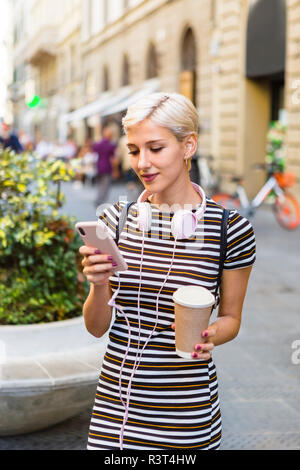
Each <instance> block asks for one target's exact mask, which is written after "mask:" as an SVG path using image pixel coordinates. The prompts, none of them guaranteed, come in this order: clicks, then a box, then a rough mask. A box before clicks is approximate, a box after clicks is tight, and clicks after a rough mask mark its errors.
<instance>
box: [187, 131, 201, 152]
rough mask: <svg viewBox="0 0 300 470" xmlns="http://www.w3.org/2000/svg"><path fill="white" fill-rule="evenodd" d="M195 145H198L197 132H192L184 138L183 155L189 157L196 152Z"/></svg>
mask: <svg viewBox="0 0 300 470" xmlns="http://www.w3.org/2000/svg"><path fill="white" fill-rule="evenodd" d="M197 147H198V138H197V134H196V133H195V132H193V133H191V134H190V135H188V136H187V137H186V138H185V141H184V150H185V155H186V156H188V157H189V158H190V157H192V156H193V155H194V154H195V153H196V151H197Z"/></svg>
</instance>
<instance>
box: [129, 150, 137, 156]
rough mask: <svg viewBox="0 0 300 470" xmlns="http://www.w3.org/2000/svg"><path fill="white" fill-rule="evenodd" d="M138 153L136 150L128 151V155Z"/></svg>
mask: <svg viewBox="0 0 300 470" xmlns="http://www.w3.org/2000/svg"><path fill="white" fill-rule="evenodd" d="M138 153H139V151H138V150H131V151H130V152H128V155H133V156H136V155H137V154H138Z"/></svg>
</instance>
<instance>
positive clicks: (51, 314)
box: [0, 150, 88, 325]
mask: <svg viewBox="0 0 300 470" xmlns="http://www.w3.org/2000/svg"><path fill="white" fill-rule="evenodd" d="M0 159H1V167H0V324H2V325H8V324H30V323H42V322H50V321H56V320H64V319H67V318H72V317H75V316H79V315H81V312H82V303H83V300H84V298H85V297H86V295H87V291H88V283H87V281H85V279H84V276H83V274H82V266H81V263H80V261H81V257H80V255H79V253H78V248H79V246H80V244H81V242H80V240H79V237H77V236H75V231H74V223H75V219H74V218H72V217H67V216H62V215H60V214H59V212H58V209H59V208H60V207H62V206H63V204H64V202H65V197H64V195H63V194H62V193H61V191H60V184H61V182H63V181H70V180H71V179H72V178H73V177H74V169H73V168H72V166H70V165H66V164H65V163H64V162H62V161H60V160H55V161H49V160H40V159H39V158H38V157H36V156H35V155H33V154H30V153H23V154H15V153H14V152H12V151H10V150H2V151H0Z"/></svg>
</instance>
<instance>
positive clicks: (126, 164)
mask: <svg viewBox="0 0 300 470" xmlns="http://www.w3.org/2000/svg"><path fill="white" fill-rule="evenodd" d="M116 161H117V164H118V165H119V167H120V169H121V173H122V176H123V178H124V181H125V184H126V189H127V190H128V192H129V194H130V196H129V198H130V200H132V201H134V200H135V199H137V197H138V194H139V192H140V190H141V188H142V185H141V183H140V182H139V179H138V178H137V176H136V174H135V172H134V170H133V169H132V167H131V163H130V155H129V150H128V147H127V136H126V135H123V136H122V137H121V138H120V140H119V143H118V147H117V149H116Z"/></svg>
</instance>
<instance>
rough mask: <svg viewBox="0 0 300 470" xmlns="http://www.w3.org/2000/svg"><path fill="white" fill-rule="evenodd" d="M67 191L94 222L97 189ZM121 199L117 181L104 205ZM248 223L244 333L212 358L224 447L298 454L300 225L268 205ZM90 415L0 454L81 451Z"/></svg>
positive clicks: (71, 206) (76, 208) (18, 439)
mask: <svg viewBox="0 0 300 470" xmlns="http://www.w3.org/2000/svg"><path fill="white" fill-rule="evenodd" d="M65 190H66V195H67V204H66V206H65V208H64V211H65V212H67V213H69V214H71V215H77V217H78V219H80V220H91V219H94V218H95V207H94V206H93V200H94V189H84V190H80V191H75V190H73V189H72V187H71V185H67V186H65ZM119 194H120V195H125V194H126V192H125V189H124V187H123V186H122V185H120V184H114V185H113V186H112V188H111V191H110V194H109V200H110V201H111V202H115V201H117V199H118V197H119ZM129 200H131V199H130V198H129ZM252 223H253V226H254V230H255V234H256V240H257V261H256V264H255V266H254V268H253V272H252V275H251V278H250V283H249V287H248V293H247V297H246V300H245V304H244V310H243V322H242V326H241V330H240V333H239V335H238V337H237V338H236V339H235V340H234V341H232V342H230V343H227V344H225V345H222V346H219V347H218V348H216V349H215V351H214V353H213V356H214V360H215V363H216V366H217V372H218V378H219V394H220V402H221V410H222V415H223V441H222V447H221V448H222V450H227V449H228V450H229V449H235V450H260V449H264V450H266V449H267V450H273V449H276V450H278V449H283V450H292V449H293V450H294V449H300V402H299V398H298V397H299V386H300V364H299V365H295V364H293V362H292V353H293V352H295V350H294V349H292V343H293V342H294V341H295V340H299V341H300V307H299V304H300V295H299V278H300V243H299V241H300V228H298V229H297V230H296V231H293V232H287V231H285V230H284V229H282V228H281V227H279V225H278V224H277V222H276V220H275V217H274V216H273V214H272V212H271V209H270V208H269V207H265V208H262V209H260V210H259V211H258V213H257V215H256V216H255V218H254V220H253V221H252ZM298 357H299V358H300V354H299V355H298ZM90 413H91V408H89V409H88V410H86V411H85V412H83V413H81V415H79V416H77V417H75V418H72V419H71V420H69V421H66V422H64V423H61V424H59V425H56V426H55V427H53V428H50V429H47V430H44V431H41V432H37V433H33V434H30V435H25V436H14V437H2V438H1V437H0V449H2V450H4V449H11V450H20V449H24V450H29V449H34V450H85V448H86V441H87V433H88V427H89V419H90Z"/></svg>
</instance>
